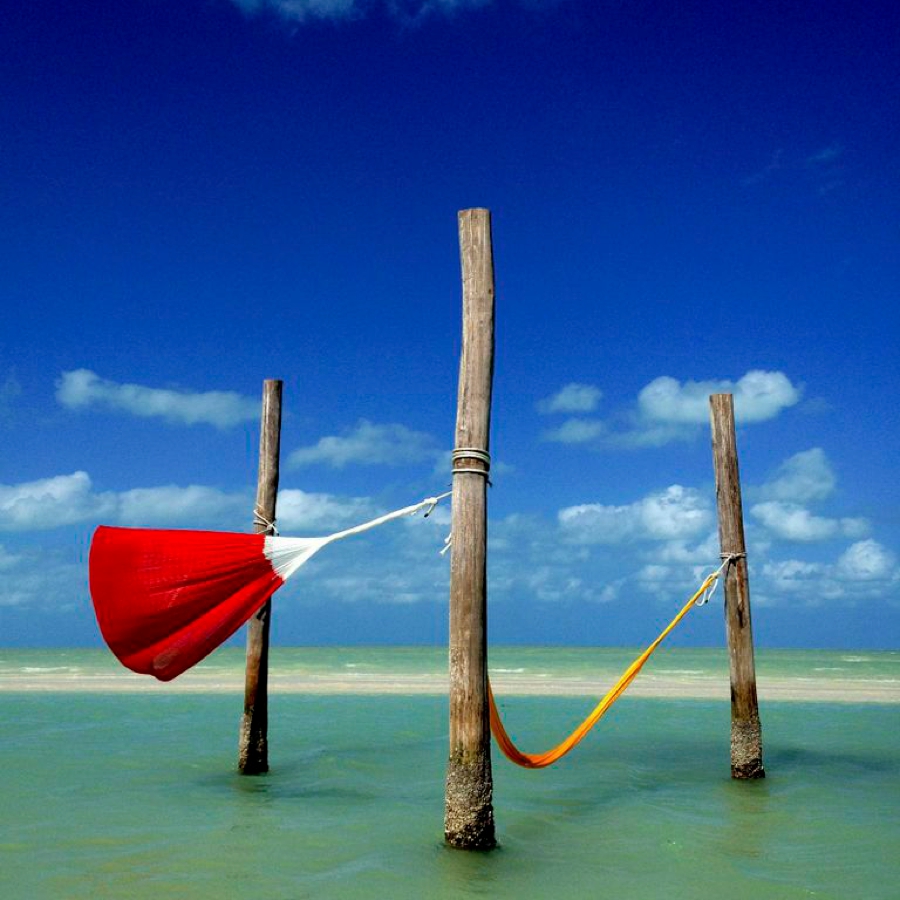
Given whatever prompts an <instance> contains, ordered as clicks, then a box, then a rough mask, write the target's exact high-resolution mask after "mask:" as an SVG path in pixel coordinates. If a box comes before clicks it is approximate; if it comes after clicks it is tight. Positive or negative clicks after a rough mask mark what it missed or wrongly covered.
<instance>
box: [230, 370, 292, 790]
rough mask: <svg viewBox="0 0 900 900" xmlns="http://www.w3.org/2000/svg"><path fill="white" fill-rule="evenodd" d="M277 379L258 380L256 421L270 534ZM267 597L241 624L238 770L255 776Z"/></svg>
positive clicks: (257, 520) (259, 492)
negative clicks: (243, 653)
mask: <svg viewBox="0 0 900 900" xmlns="http://www.w3.org/2000/svg"><path fill="white" fill-rule="evenodd" d="M281 387H282V382H281V381H277V380H274V379H267V380H266V381H264V382H263V400H262V420H261V422H260V432H259V478H258V480H257V484H256V509H255V511H254V517H253V518H254V527H255V528H256V533H257V534H261V533H263V532H265V533H267V534H271V533H272V529H271V528H270V527H269V525H267V524H265V523H264V522H263V521H262V520H263V519H265V520H266V522H271V523H274V522H275V502H276V499H277V497H278V461H279V453H280V449H281ZM271 616H272V601H271V600H267V601H266V603H265V605H264V606H263V607H262V608H261V609H260V610H259V611H258V612H257V613H256V614H255V615H254V616H253V618H252V619H250V621H249V622H248V623H247V675H246V680H245V683H244V715H243V716H242V717H241V732H240V738H239V742H238V771H239V772H240V773H241V774H242V775H260V774H262V773H263V772H268V771H269V694H268V687H269V622H270V619H271Z"/></svg>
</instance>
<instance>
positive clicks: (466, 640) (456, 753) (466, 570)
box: [444, 209, 496, 850]
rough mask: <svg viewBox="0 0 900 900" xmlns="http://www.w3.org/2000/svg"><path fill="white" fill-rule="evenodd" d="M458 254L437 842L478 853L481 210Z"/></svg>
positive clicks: (485, 783) (485, 309) (485, 839)
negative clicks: (442, 782) (442, 797)
mask: <svg viewBox="0 0 900 900" xmlns="http://www.w3.org/2000/svg"><path fill="white" fill-rule="evenodd" d="M459 249H460V259H461V264H462V286H463V333H462V354H461V358H460V366H459V394H458V400H457V412H456V443H455V451H454V454H453V513H452V526H451V527H452V534H453V544H452V547H451V559H450V759H449V762H448V764H447V791H446V806H445V816H444V837H445V838H446V840H447V843H448V844H450V845H451V846H453V847H459V848H461V849H466V850H487V849H490V848H491V847H493V846H494V845H495V844H496V839H495V836H494V808H493V792H494V788H493V777H492V774H491V729H490V719H489V707H488V699H487V488H488V483H487V482H488V474H487V473H488V470H489V469H490V461H489V460H490V457H489V456H488V450H489V449H490V428H491V385H492V381H493V375H494V262H493V254H492V250H491V214H490V212H489V211H488V210H486V209H466V210H463V211H462V212H460V213H459ZM461 470H463V471H461Z"/></svg>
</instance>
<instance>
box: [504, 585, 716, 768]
mask: <svg viewBox="0 0 900 900" xmlns="http://www.w3.org/2000/svg"><path fill="white" fill-rule="evenodd" d="M720 571H721V570H719V571H717V572H713V573H712V574H711V575H709V576H708V577H707V578H706V580H705V581H704V582H703V584H702V585H700V588H699V589H698V590H697V592H696V593H695V594H694V596H693V597H691V599H690V600H688V602H687V603H685V604H684V606H683V607H682V609H681V611H680V612H679V613H678V615H676V616H675V618H674V619H672V621H671V622H669V624H668V625H666V627H665V628H664V629H663V630H662V632H661V633H660V635H659V637H658V638H657V639H656V640H655V641H654V642H653V643H652V644H651V645H650V646H649V647H648V648H647V649H646V650H645V651H644V652H643V653H642V654H641V655H640V656H639V657H638V658H637V659H636V660H635V661H634V662H633V663H632V664H631V665H630V666H629V667H628V668H627V669H626V670H625V671H624V672H623V673H622V676H621V677H620V678H619V680H618V681H617V682H616V683H615V684H614V685H613V686H612V687H611V688H610V689H609V691H607V693H606V695H605V696H604V697H603V699H602V700H601V701H600V702H599V703H598V704H597V706H596V707H594V710H593V712H591V714H590V715H589V716H588V717H587V718H586V719H585V720H584V721H583V722H582V723H581V724H580V725H579V726H578V727H577V728H576V729H575V730H574V731H573V732H572V733H571V734H570V735H569V736H568V737H567V738H566V739H565V740H564V741H562V742H561V743H559V744H557V745H556V746H555V747H554V748H553V749H552V750H547V751H546V753H522V751H521V750H519V749H518V747H516V745H515V744H514V743H513V742H512V739H511V738H510V736H509V735H508V734H507V732H506V729H505V728H504V727H503V722H502V721H501V720H500V712H499V710H498V709H497V704H496V703H495V702H494V692H493V691H492V690H491V682H490V679H489V680H488V685H487V689H488V701H489V703H490V711H491V733H492V734H493V735H494V740H496V741H497V745H498V746H499V747H500V749H501V750H502V751H503V755H504V756H506V758H507V759H508V760H509V761H510V762H514V763H515V764H516V765H517V766H522V768H524V769H543V768H544V767H545V766H551V765H553V763H555V762H557V761H558V760H560V759H562V758H563V757H564V756H565V755H566V754H567V753H568V752H569V751H570V750H572V749H573V748H575V747H577V746H578V744H580V743H581V741H582V740H583V739H584V737H585V736H586V735H587V733H588V732H589V731H590V730H591V729H592V728H593V727H594V726H595V725H596V724H597V723H598V722H599V721H600V719H602V718H603V716H604V715H605V713H606V711H607V710H608V709H609V708H610V707H611V706H612V705H613V703H615V702H616V700H618V699H619V697H621V696H622V694H623V693H625V689H626V688H627V687H628V685H630V684H631V682H632V681H634V679H635V678H636V677H637V674H638V672H640V671H641V669H643V668H644V663H645V662H647V660H648V659H650V657H651V655H652V654H653V651H654V650H656V648H657V647H658V646H659V645H660V644H661V643H662V642H663V641H664V640H665V639H666V637H667V636H668V634H669V632H671V631H672V629H674V628H675V626H676V625H677V624H678V623H679V622H680V621H681V620H682V619H683V618H684V617H685V616H686V615H687V614H688V612H689V611H690V609H691V607H692V606H693V605H694V604H695V603H696V602H697V600H698V598H700V597H702V596H703V595H704V594H705V593H706V591H707V590H709V588H710V587H711V586H712V585H713V584H714V583H715V581H716V579H717V578H718V577H719V572H720Z"/></svg>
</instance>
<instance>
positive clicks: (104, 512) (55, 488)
mask: <svg viewBox="0 0 900 900" xmlns="http://www.w3.org/2000/svg"><path fill="white" fill-rule="evenodd" d="M115 507H116V503H115V497H114V495H112V494H94V493H93V491H92V488H91V479H90V476H89V475H88V474H87V472H73V473H72V474H71V475H57V476H55V477H53V478H42V479H39V480H38V481H27V482H23V483H22V484H13V485H0V530H2V531H38V530H44V529H47V528H56V527H57V526H59V525H72V524H74V523H75V522H82V521H84V520H85V519H90V518H100V517H103V516H109V515H111V514H112V513H113V512H114V510H115Z"/></svg>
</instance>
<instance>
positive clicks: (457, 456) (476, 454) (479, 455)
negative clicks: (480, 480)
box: [450, 447, 491, 484]
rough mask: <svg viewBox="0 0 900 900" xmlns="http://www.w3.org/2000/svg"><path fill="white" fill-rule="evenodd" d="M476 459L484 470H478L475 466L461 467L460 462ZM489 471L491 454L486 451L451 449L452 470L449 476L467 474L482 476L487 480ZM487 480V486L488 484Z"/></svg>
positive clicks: (462, 448) (469, 448) (466, 448)
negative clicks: (481, 463)
mask: <svg viewBox="0 0 900 900" xmlns="http://www.w3.org/2000/svg"><path fill="white" fill-rule="evenodd" d="M463 459H477V460H480V461H481V462H483V463H484V468H483V469H479V468H477V467H476V466H461V465H460V464H459V463H460V460H463ZM490 470H491V454H490V453H488V452H487V450H479V449H478V448H477V447H455V448H454V449H453V468H452V469H451V470H450V474H451V475H459V474H463V473H465V472H469V473H471V474H473V475H483V476H484V477H485V478H488V473H489V472H490ZM490 483H491V482H490V479H489V478H488V484H490Z"/></svg>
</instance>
